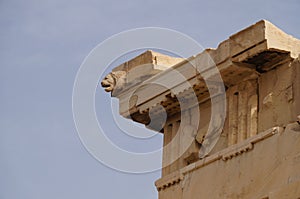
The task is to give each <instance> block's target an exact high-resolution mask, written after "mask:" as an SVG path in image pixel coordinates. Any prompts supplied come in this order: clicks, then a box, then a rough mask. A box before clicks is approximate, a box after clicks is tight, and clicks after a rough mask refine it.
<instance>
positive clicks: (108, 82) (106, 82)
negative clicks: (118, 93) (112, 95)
mask: <svg viewBox="0 0 300 199" xmlns="http://www.w3.org/2000/svg"><path fill="white" fill-rule="evenodd" d="M101 86H102V87H103V88H104V90H105V91H106V92H111V91H112V90H113V88H114V81H113V78H112V77H111V75H107V76H106V77H105V78H104V79H103V80H102V82H101Z"/></svg>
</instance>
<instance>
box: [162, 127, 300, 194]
mask: <svg viewBox="0 0 300 199" xmlns="http://www.w3.org/2000/svg"><path fill="white" fill-rule="evenodd" d="M288 190H289V191H288ZM287 191H288V192H287ZM174 192H175V193H178V194H179V193H182V194H181V195H177V194H176V197H170V196H171V195H170V194H171V193H174ZM167 193H169V195H167ZM283 193H285V194H283ZM159 194H160V198H176V199H177V198H178V199H199V198H210V199H241V198H242V199H247V198H249V199H254V198H255V199H265V198H270V199H284V198H286V199H297V198H299V197H300V126H299V125H298V124H296V123H294V124H292V125H289V126H288V127H287V129H286V130H285V131H284V132H282V133H277V134H275V135H273V136H271V137H269V138H267V139H265V140H263V141H261V142H259V143H256V144H255V145H254V148H253V149H252V150H251V151H249V152H247V153H244V154H242V155H239V156H236V157H234V158H232V159H229V160H227V161H223V160H222V159H220V160H218V161H215V162H213V163H211V164H208V165H206V166H205V167H202V168H200V169H197V170H194V171H191V172H188V173H187V174H185V175H184V178H183V180H182V181H180V183H177V184H176V186H171V187H170V190H169V188H166V189H163V190H162V191H160V193H159Z"/></svg>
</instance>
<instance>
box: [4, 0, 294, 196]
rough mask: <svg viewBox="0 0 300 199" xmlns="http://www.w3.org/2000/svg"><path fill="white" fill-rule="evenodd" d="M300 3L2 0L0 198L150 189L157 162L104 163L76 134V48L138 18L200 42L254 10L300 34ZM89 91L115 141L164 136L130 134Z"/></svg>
mask: <svg viewBox="0 0 300 199" xmlns="http://www.w3.org/2000/svg"><path fill="white" fill-rule="evenodd" d="M299 10H300V1H299V0H286V1H282V0H274V1H271V0H266V1H258V0H253V1H238V0H228V1H224V0H219V1H213V0H212V1H199V0H198V1H197V0H185V1H183V0H182V1H178V0H173V1H158V0H152V1H141V0H139V1H138V0H133V1H113V0H102V1H96V0H92V1H88V0H87V1H80V0H74V1H72V0H70V1H65V0H59V1H58V0H46V1H42V0H27V1H15V0H1V1H0V26H1V31H0V41H1V45H0V102H1V103H0V199H20V198H22V199H41V198H43V199H54V198H55V199H83V198H88V199H96V198H97V199H115V198H131V199H140V198H143V199H153V198H157V192H156V190H155V187H154V181H155V180H156V179H158V178H159V176H160V172H159V171H157V172H152V173H148V174H140V175H137V174H126V173H121V172H118V171H115V170H112V169H110V168H108V167H106V166H104V165H102V164H100V163H99V162H98V161H97V160H95V159H94V158H93V157H92V156H91V155H90V154H89V153H88V152H87V151H86V150H85V148H84V146H83V145H82V144H81V142H80V139H79V137H78V135H77V132H76V129H75V125H74V122H73V117H72V89H73V82H74V80H75V76H76V73H77V70H78V69H79V67H80V65H81V63H82V62H83V60H84V58H85V57H86V56H87V55H88V53H89V52H90V51H91V50H92V49H93V48H94V47H95V46H96V45H97V44H99V43H100V42H102V41H103V40H105V39H107V38H108V37H110V36H111V35H113V34H116V33H119V32H121V31H124V30H128V29H132V28H138V27H145V26H157V27H164V28H170V29H174V30H177V31H180V32H182V33H185V34H187V35H189V36H191V37H192V38H194V39H195V40H196V41H198V42H199V43H200V44H201V45H202V46H204V47H205V48H208V47H216V46H217V45H218V43H219V42H221V41H223V40H225V39H227V38H228V37H229V36H230V35H231V34H233V33H235V32H237V31H238V30H241V29H243V28H245V27H247V26H249V25H251V24H253V23H255V22H257V21H259V20H260V19H267V20H269V21H271V22H272V23H274V24H275V25H277V26H278V27H280V28H281V29H283V30H284V31H285V32H287V33H290V34H292V35H293V36H295V37H297V38H300V16H299V15H300V14H299ZM99 67H104V66H99ZM111 67H113V66H111ZM99 78H100V77H99ZM96 100H97V103H96V107H97V112H98V119H99V121H100V123H101V121H102V122H103V124H105V128H106V130H107V131H110V132H112V134H111V135H110V137H111V138H112V140H114V141H115V142H116V143H117V144H119V145H121V146H122V147H125V148H126V147H128V149H134V150H139V151H144V150H145V148H146V149H147V150H148V149H152V148H157V147H159V146H160V145H161V144H162V141H161V135H157V136H155V137H154V138H153V139H151V140H144V141H135V142H134V144H132V143H131V142H130V141H129V139H128V138H126V136H124V135H122V133H120V132H119V130H118V128H117V127H116V126H115V125H114V123H113V122H112V118H111V116H107V117H104V116H103V115H104V114H103V111H102V108H103V107H105V106H106V107H109V106H110V98H109V96H108V95H107V94H106V93H104V92H103V91H102V90H101V89H98V93H97V96H96ZM130 143H131V144H130ZM131 146H134V147H131ZM204 183H205V182H204Z"/></svg>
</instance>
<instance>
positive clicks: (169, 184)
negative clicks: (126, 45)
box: [102, 20, 300, 199]
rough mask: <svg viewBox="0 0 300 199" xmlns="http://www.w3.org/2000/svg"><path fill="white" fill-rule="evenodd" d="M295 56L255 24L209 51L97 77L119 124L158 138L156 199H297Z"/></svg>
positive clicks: (147, 61)
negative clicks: (112, 100)
mask: <svg viewBox="0 0 300 199" xmlns="http://www.w3.org/2000/svg"><path fill="white" fill-rule="evenodd" d="M299 54H300V40H298V39H295V38H293V37H292V36H290V35H288V34H286V33H284V32H283V31H282V30H280V29H278V28H277V27H276V26H274V25H273V24H271V23H270V22H268V21H265V20H263V21H259V22H258V23H256V24H254V25H252V26H250V27H248V28H246V29H244V30H242V31H240V32H238V33H236V34H234V35H232V36H230V37H229V39H227V40H225V41H223V42H221V43H220V45H219V46H218V47H217V48H216V49H207V50H205V51H203V52H200V53H199V54H198V55H195V56H191V57H190V58H187V59H183V58H176V57H171V56H167V55H163V54H160V53H157V52H153V51H146V52H145V53H143V54H141V55H139V56H137V57H135V58H134V59H132V60H130V61H128V62H126V63H124V64H122V65H120V66H118V67H116V68H115V69H113V71H112V72H111V73H110V74H108V75H107V76H106V78H105V79H104V80H103V81H102V86H103V87H104V88H105V90H106V91H108V92H111V94H112V97H116V98H118V99H119V103H120V104H119V105H120V114H121V115H122V116H124V117H126V118H129V119H132V120H134V121H135V122H139V123H142V124H145V125H146V127H148V128H151V129H153V130H156V131H159V132H161V133H163V136H164V151H163V169H162V177H161V178H160V179H158V180H157V181H156V182H155V185H156V187H157V190H158V193H159V198H160V199H199V198H204V199H208V198H209V199H225V198H226V199H227V198H228V199H241V198H242V199H299V198H300V122H299V120H300V60H299ZM216 68H217V69H218V70H217V72H216ZM196 69H198V70H196ZM174 71H176V74H178V73H179V74H180V75H181V77H183V78H175V77H174V75H175V73H174ZM173 73H174V74H173ZM217 73H218V74H219V75H220V76H221V80H222V81H220V80H219V79H218V78H216V77H217V75H218V74H217ZM224 102H225V103H224ZM213 106H214V108H213ZM163 112H164V113H166V114H167V118H166V121H164V120H163V119H162V118H163V117H162V113H163Z"/></svg>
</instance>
